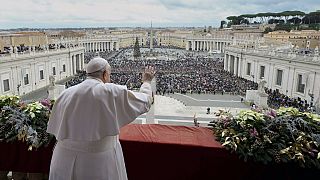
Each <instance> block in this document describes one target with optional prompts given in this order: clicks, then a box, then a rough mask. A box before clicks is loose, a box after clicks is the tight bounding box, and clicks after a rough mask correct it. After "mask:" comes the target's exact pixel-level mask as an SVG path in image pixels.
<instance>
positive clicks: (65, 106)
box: [47, 78, 152, 180]
mask: <svg viewBox="0 0 320 180" xmlns="http://www.w3.org/2000/svg"><path fill="white" fill-rule="evenodd" d="M151 93H152V91H151V85H150V83H147V82H145V83H143V84H142V86H141V88H140V92H139V93H138V92H132V91H130V90H127V88H126V87H125V86H120V85H115V84H112V83H106V84H104V83H103V82H102V81H100V80H99V79H95V78H88V79H87V80H85V81H84V82H82V83H81V84H79V85H76V86H73V87H71V88H69V89H66V90H65V91H64V92H63V93H62V94H61V95H60V96H59V98H58V99H57V100H56V102H55V105H54V107H53V110H52V114H51V116H50V119H49V122H48V129H47V132H48V133H52V134H54V135H55V137H56V139H57V145H56V146H55V149H54V152H53V155H52V160H51V165H50V174H49V179H50V180H71V179H72V180H98V179H99V180H100V179H101V180H126V179H127V174H126V169H125V164H124V159H123V154H122V149H121V145H120V142H119V129H120V128H121V127H122V126H124V125H126V124H129V123H130V122H132V121H133V120H134V119H136V117H138V116H139V115H141V114H143V113H145V112H147V111H148V110H149V108H150V104H151Z"/></svg>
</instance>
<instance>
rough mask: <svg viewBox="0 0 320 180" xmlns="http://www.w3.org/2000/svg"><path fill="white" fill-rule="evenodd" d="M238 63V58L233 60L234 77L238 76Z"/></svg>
mask: <svg viewBox="0 0 320 180" xmlns="http://www.w3.org/2000/svg"><path fill="white" fill-rule="evenodd" d="M238 61H239V57H235V58H234V65H233V68H234V70H233V72H234V75H236V76H238Z"/></svg>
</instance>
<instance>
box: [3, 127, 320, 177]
mask: <svg viewBox="0 0 320 180" xmlns="http://www.w3.org/2000/svg"><path fill="white" fill-rule="evenodd" d="M120 141H121V145H122V148H123V153H124V157H125V163H126V169H127V173H128V178H129V180H144V179H146V180H164V179H165V180H171V179H172V180H189V179H190V180H191V179H192V180H193V179H194V180H198V179H201V180H202V179H210V180H212V179H301V178H303V179H305V178H315V177H320V172H319V171H317V170H306V169H294V168H292V167H291V166H288V165H286V166H277V165H273V166H263V165H258V164H254V163H245V162H243V161H242V160H239V159H238V158H237V156H236V155H235V154H230V153H229V152H228V151H227V150H226V149H224V148H223V147H222V146H221V145H220V143H219V142H217V141H215V139H214V136H213V135H212V131H211V130H209V129H207V128H201V127H185V126H166V125H157V124H152V125H138V124H131V125H128V126H126V127H124V128H122V129H121V133H120ZM53 146H54V142H52V143H51V144H50V145H49V146H48V147H41V148H39V149H37V150H33V151H27V149H28V148H27V146H26V145H25V144H23V143H17V142H16V143H4V142H1V143H0V171H5V170H11V171H19V172H34V173H35V172H38V173H39V172H42V173H48V171H49V166H50V160H51V156H52V148H53Z"/></svg>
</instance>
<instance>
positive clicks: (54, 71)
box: [52, 67, 56, 75]
mask: <svg viewBox="0 0 320 180" xmlns="http://www.w3.org/2000/svg"><path fill="white" fill-rule="evenodd" d="M52 75H56V67H52Z"/></svg>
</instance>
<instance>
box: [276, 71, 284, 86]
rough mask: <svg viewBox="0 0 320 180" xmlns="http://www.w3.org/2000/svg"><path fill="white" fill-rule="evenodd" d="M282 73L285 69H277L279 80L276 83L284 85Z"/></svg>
mask: <svg viewBox="0 0 320 180" xmlns="http://www.w3.org/2000/svg"><path fill="white" fill-rule="evenodd" d="M282 73H283V71H282V70H280V69H278V70H277V81H276V85H278V86H281V85H282Z"/></svg>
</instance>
